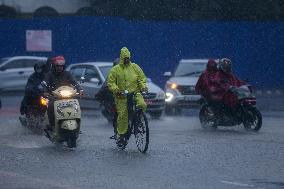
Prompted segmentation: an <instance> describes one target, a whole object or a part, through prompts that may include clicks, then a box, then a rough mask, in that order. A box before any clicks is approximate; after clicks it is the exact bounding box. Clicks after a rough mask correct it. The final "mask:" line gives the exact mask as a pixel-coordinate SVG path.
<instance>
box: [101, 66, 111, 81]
mask: <svg viewBox="0 0 284 189" xmlns="http://www.w3.org/2000/svg"><path fill="white" fill-rule="evenodd" d="M111 68H112V66H100V67H99V69H100V70H101V72H102V74H103V76H104V78H105V79H106V78H107V76H108V72H109V71H110V69H111Z"/></svg>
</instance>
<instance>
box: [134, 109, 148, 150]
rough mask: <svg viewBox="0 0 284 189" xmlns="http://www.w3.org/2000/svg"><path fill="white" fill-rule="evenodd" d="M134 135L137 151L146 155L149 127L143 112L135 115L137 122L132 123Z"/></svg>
mask: <svg viewBox="0 0 284 189" xmlns="http://www.w3.org/2000/svg"><path fill="white" fill-rule="evenodd" d="M134 135H135V140H136V145H137V148H138V150H139V151H140V152H142V153H146V151H147V150H148V145H149V127H148V120H147V118H146V115H145V114H144V113H143V112H140V113H138V115H137V120H136V121H135V123H134Z"/></svg>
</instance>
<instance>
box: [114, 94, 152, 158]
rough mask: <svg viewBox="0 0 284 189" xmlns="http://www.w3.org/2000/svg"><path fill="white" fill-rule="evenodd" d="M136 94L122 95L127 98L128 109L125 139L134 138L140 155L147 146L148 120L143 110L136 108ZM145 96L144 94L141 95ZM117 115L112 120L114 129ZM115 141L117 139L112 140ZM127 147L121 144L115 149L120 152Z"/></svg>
mask: <svg viewBox="0 0 284 189" xmlns="http://www.w3.org/2000/svg"><path fill="white" fill-rule="evenodd" d="M137 94H138V93H128V91H125V92H124V93H122V95H123V96H125V97H126V98H127V108H128V131H127V133H126V136H125V139H126V141H128V140H129V139H130V137H131V135H132V134H134V136H135V141H136V146H137V148H138V150H139V151H140V152H142V153H146V151H147V150H148V145H149V126H148V120H147V117H146V115H145V113H144V112H143V110H142V109H141V108H140V107H138V106H137V103H136V100H135V99H136V95H137ZM142 95H143V96H146V95H147V94H146V93H142ZM116 120H117V113H116V114H115V118H114V119H113V124H114V127H115V128H116ZM114 139H115V140H116V141H118V140H117V137H115V138H114ZM126 146H127V142H126V143H123V144H118V143H117V147H118V148H119V149H120V150H124V149H125V148H126Z"/></svg>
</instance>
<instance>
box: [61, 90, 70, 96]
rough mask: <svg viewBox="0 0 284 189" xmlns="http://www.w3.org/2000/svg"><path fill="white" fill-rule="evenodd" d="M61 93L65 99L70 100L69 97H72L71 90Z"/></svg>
mask: <svg viewBox="0 0 284 189" xmlns="http://www.w3.org/2000/svg"><path fill="white" fill-rule="evenodd" d="M59 93H60V95H61V96H62V97H63V98H68V97H71V95H72V92H71V91H69V90H63V91H59Z"/></svg>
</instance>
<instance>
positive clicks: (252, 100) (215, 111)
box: [199, 85, 262, 131]
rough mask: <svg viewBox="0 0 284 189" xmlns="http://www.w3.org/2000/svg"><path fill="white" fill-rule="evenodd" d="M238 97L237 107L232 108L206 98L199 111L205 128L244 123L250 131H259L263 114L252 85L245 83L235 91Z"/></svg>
mask: <svg viewBox="0 0 284 189" xmlns="http://www.w3.org/2000/svg"><path fill="white" fill-rule="evenodd" d="M233 93H234V94H235V95H236V97H237V99H238V102H237V107H236V109H235V110H232V109H231V108H230V107H228V106H226V105H225V104H223V103H221V104H218V105H216V104H214V103H213V104H212V103H210V102H208V101H206V100H204V101H203V102H202V104H201V108H200V111H199V119H200V122H201V125H202V127H203V128H217V127H218V126H235V125H240V124H243V125H244V128H245V129H247V130H250V131H258V130H259V129H260V128H261V126H262V115H261V113H260V112H259V110H258V109H257V108H256V106H255V105H256V97H255V96H254V95H253V94H252V89H251V86H249V85H243V86H241V87H239V88H235V90H234V92H233Z"/></svg>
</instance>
